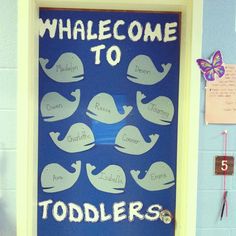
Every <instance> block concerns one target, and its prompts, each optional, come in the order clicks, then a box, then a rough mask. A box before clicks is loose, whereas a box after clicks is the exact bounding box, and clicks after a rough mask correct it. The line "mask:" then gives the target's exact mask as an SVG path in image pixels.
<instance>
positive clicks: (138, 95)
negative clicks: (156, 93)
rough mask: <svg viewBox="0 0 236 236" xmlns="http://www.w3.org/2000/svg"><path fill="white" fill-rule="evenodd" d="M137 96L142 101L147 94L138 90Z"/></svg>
mask: <svg viewBox="0 0 236 236" xmlns="http://www.w3.org/2000/svg"><path fill="white" fill-rule="evenodd" d="M136 98H137V100H138V101H141V100H143V99H144V98H146V96H145V95H144V94H143V93H142V92H141V91H137V94H136Z"/></svg>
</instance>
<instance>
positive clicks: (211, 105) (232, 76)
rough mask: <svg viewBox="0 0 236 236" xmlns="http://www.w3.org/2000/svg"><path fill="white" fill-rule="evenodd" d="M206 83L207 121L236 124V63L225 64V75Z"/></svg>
mask: <svg viewBox="0 0 236 236" xmlns="http://www.w3.org/2000/svg"><path fill="white" fill-rule="evenodd" d="M206 85H207V87H206V104H205V106H206V112H205V121H206V123H214V124H216V123H217V124H236V65H225V75H224V76H223V77H222V78H221V79H219V80H215V81H211V82H207V83H206Z"/></svg>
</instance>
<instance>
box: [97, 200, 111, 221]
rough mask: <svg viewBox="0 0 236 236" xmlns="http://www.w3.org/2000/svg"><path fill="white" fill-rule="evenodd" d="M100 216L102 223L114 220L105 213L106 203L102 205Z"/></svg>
mask: <svg viewBox="0 0 236 236" xmlns="http://www.w3.org/2000/svg"><path fill="white" fill-rule="evenodd" d="M100 214H101V220H100V221H101V222H104V221H108V220H110V219H111V218H112V216H111V214H107V215H106V212H105V205H104V203H101V204H100Z"/></svg>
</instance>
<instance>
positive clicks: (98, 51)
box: [38, 8, 180, 236]
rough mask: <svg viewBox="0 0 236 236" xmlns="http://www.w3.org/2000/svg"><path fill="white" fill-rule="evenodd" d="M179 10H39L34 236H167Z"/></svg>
mask: <svg viewBox="0 0 236 236" xmlns="http://www.w3.org/2000/svg"><path fill="white" fill-rule="evenodd" d="M179 54H180V14H179V13H166V12H165V13H163V12H134V11H108V10H106V11H105V10H104V11H98V10H77V9H76V10H65V9H43V8H42V9H40V19H39V104H38V109H39V117H38V119H39V127H38V128H39V140H38V235H39V236H51V235H58V236H74V235H82V236H94V235H100V236H108V235H109V236H110V235H113V236H120V235H122V236H128V235H135V236H139V235H140V236H141V235H146V236H153V235H158V236H173V235H174V229H175V205H176V200H175V199H176V155H177V124H178V89H179V57H180V55H179Z"/></svg>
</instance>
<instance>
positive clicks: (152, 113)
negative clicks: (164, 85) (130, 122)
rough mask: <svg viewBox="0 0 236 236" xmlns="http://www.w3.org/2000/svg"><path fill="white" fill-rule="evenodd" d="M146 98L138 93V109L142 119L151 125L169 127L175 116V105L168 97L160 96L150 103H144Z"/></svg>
mask: <svg viewBox="0 0 236 236" xmlns="http://www.w3.org/2000/svg"><path fill="white" fill-rule="evenodd" d="M144 98H146V96H145V95H144V94H143V93H142V92H140V91H137V94H136V100H137V107H138V110H139V112H140V114H141V115H142V117H143V118H144V119H145V120H147V121H150V122H151V123H154V124H158V125H169V124H170V122H171V121H172V119H173V116H174V105H173V103H172V101H171V100H170V99H169V98H168V97H164V96H159V97H156V98H155V99H153V100H152V101H150V102H148V103H142V100H143V99H144Z"/></svg>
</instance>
